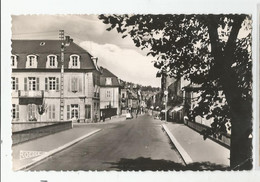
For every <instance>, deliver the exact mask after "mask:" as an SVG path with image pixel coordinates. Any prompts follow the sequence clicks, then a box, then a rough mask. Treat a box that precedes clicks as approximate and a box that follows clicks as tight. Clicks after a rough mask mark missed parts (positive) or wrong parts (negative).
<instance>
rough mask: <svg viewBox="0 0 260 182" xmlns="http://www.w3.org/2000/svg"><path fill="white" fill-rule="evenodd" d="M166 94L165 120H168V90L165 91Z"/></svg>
mask: <svg viewBox="0 0 260 182" xmlns="http://www.w3.org/2000/svg"><path fill="white" fill-rule="evenodd" d="M164 95H165V122H166V121H167V103H168V90H165V91H164Z"/></svg>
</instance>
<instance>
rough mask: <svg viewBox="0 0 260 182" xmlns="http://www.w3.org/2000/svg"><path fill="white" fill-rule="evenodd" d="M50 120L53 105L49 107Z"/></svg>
mask: <svg viewBox="0 0 260 182" xmlns="http://www.w3.org/2000/svg"><path fill="white" fill-rule="evenodd" d="M49 119H51V105H49Z"/></svg>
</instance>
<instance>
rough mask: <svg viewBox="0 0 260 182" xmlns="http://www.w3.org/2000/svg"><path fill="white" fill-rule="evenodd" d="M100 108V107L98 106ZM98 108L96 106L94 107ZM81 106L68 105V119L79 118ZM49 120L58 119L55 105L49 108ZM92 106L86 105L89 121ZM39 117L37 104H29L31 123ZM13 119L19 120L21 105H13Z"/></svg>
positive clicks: (28, 110) (28, 111)
mask: <svg viewBox="0 0 260 182" xmlns="http://www.w3.org/2000/svg"><path fill="white" fill-rule="evenodd" d="M97 106H99V105H97ZM94 108H96V104H95V106H94ZM79 111H80V110H79V105H78V104H71V105H67V119H73V118H79V116H80V115H79ZM46 112H47V118H48V119H49V120H55V119H58V118H56V117H57V116H56V112H55V105H54V104H51V105H49V106H48V107H47V110H46ZM90 112H91V106H90V105H86V116H87V117H86V119H89V118H90V117H91V115H90ZM37 116H38V106H37V105H35V104H28V105H27V117H28V120H29V121H37ZM12 118H13V119H19V105H15V104H12Z"/></svg>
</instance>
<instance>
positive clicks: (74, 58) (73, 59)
mask: <svg viewBox="0 0 260 182" xmlns="http://www.w3.org/2000/svg"><path fill="white" fill-rule="evenodd" d="M71 58H72V66H75V67H76V66H78V57H77V56H72V57H71Z"/></svg>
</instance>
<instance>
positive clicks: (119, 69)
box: [12, 15, 160, 87]
mask: <svg viewBox="0 0 260 182" xmlns="http://www.w3.org/2000/svg"><path fill="white" fill-rule="evenodd" d="M107 28H108V25H106V24H104V23H103V22H102V21H101V20H99V19H98V17H97V15H19V16H18V15H15V16H12V39H58V38H59V30H64V32H65V35H69V36H71V38H72V39H73V40H74V42H75V43H77V44H78V45H80V46H81V47H83V48H84V49H86V50H87V51H88V52H89V53H90V54H91V55H93V56H95V57H98V64H99V66H103V67H106V68H107V69H109V70H110V71H111V72H112V73H114V74H115V75H116V76H117V77H118V78H120V79H123V80H125V81H129V82H134V83H138V84H142V85H144V86H148V85H151V86H156V87H159V86H160V79H159V78H156V77H155V75H156V72H157V70H156V68H154V67H153V63H152V61H153V60H155V58H153V57H152V56H146V54H147V52H148V50H141V49H140V48H137V47H135V45H134V43H133V41H132V39H131V38H130V37H128V36H127V37H126V38H124V39H123V38H122V35H121V34H119V33H117V31H116V30H112V31H107V30H106V29H107Z"/></svg>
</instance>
